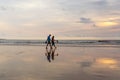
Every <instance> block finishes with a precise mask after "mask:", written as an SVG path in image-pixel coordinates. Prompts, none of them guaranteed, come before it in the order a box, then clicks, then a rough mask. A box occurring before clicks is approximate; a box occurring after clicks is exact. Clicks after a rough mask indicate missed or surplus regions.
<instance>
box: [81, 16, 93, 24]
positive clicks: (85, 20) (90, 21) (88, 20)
mask: <svg viewBox="0 0 120 80" xmlns="http://www.w3.org/2000/svg"><path fill="white" fill-rule="evenodd" d="M80 23H84V24H88V23H94V22H93V21H92V20H91V19H90V18H85V17H81V18H80Z"/></svg>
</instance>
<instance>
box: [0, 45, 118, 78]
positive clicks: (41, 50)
mask: <svg viewBox="0 0 120 80" xmlns="http://www.w3.org/2000/svg"><path fill="white" fill-rule="evenodd" d="M119 79H120V48H119V47H58V48H57V49H56V50H54V49H52V50H50V49H48V50H46V49H45V46H7V45H4V46H3V45H0V80H119Z"/></svg>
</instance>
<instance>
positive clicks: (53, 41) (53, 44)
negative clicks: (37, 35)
mask: <svg viewBox="0 0 120 80" xmlns="http://www.w3.org/2000/svg"><path fill="white" fill-rule="evenodd" d="M55 41H56V42H57V43H58V40H55V37H54V36H52V39H51V42H52V46H54V47H55V48H56V45H55Z"/></svg>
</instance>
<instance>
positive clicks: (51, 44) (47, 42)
mask: <svg viewBox="0 0 120 80" xmlns="http://www.w3.org/2000/svg"><path fill="white" fill-rule="evenodd" d="M55 41H57V42H58V40H55V39H54V36H52V38H51V34H49V36H48V37H47V40H46V44H47V45H46V49H47V48H48V45H49V46H50V48H51V49H52V47H53V46H54V47H55V48H56V45H55Z"/></svg>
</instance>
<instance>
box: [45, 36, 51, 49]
mask: <svg viewBox="0 0 120 80" xmlns="http://www.w3.org/2000/svg"><path fill="white" fill-rule="evenodd" d="M46 43H47V45H46V49H47V46H48V45H49V46H50V48H52V46H51V34H49V36H48V37H47V40H46Z"/></svg>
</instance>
